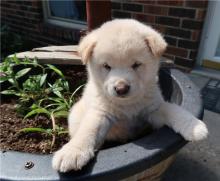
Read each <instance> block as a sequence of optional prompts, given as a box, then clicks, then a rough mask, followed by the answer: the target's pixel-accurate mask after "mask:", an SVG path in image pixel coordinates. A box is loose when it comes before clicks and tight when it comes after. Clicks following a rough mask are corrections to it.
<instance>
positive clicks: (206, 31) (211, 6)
mask: <svg viewBox="0 0 220 181" xmlns="http://www.w3.org/2000/svg"><path fill="white" fill-rule="evenodd" d="M217 3H219V4H218V6H220V2H218V1H209V3H208V8H207V13H206V18H205V22H204V26H203V30H202V37H201V41H200V46H199V52H198V56H197V61H196V64H197V65H198V66H202V65H204V63H205V62H204V59H205V54H207V51H209V50H207V49H206V46H207V44H208V43H207V42H208V41H210V37H208V36H210V31H213V29H212V28H211V27H212V26H216V23H218V24H219V27H220V21H219V22H218V21H215V20H216V19H215V18H216V17H215V13H216V12H215V10H216V9H217ZM213 24H215V25H213ZM214 31H216V29H214ZM212 34H213V33H212ZM211 38H212V37H211ZM215 43H216V42H214V44H213V42H212V45H211V46H213V45H214V46H215ZM209 44H210V43H209ZM217 44H218V40H217ZM216 47H217V46H216ZM216 47H214V48H216ZM207 61H210V60H208V59H207ZM210 62H213V63H214V64H219V63H220V62H219V61H216V60H211V61H210Z"/></svg>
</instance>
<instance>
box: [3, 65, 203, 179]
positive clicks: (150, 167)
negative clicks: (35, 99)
mask: <svg viewBox="0 0 220 181" xmlns="http://www.w3.org/2000/svg"><path fill="white" fill-rule="evenodd" d="M159 75H160V76H159V80H160V81H159V83H160V86H161V89H162V93H163V95H164V97H165V99H166V100H168V101H170V102H174V103H176V104H179V105H180V106H182V107H183V108H185V109H187V110H189V111H190V112H191V113H192V114H193V115H195V116H196V117H198V118H200V119H201V118H202V117H203V105H202V102H201V98H200V93H199V90H198V89H197V88H196V87H195V86H194V84H193V83H192V82H191V81H190V80H189V78H188V77H187V76H186V75H184V74H183V73H181V72H180V71H178V70H175V69H170V70H169V69H161V70H160V74H159ZM186 143H187V142H186V141H185V140H184V139H183V138H182V137H181V136H180V135H179V134H176V133H175V132H174V131H173V130H171V129H170V128H168V127H163V128H161V129H159V130H155V131H153V133H151V134H150V135H147V136H144V137H142V138H140V139H137V140H135V141H132V142H129V143H127V144H123V145H119V146H115V147H111V148H107V149H103V150H100V151H99V152H98V153H97V155H96V157H95V158H94V159H93V160H92V161H91V162H90V163H89V164H88V165H87V166H85V167H84V168H83V169H82V170H81V171H77V172H74V171H72V172H69V173H65V174H63V173H59V172H57V171H55V170H53V169H52V167H51V159H52V155H39V154H29V153H22V152H15V151H7V152H1V153H0V158H1V170H0V179H1V180H19V181H21V180H42V181H46V180H50V181H52V180H53V181H57V180H86V181H89V180H95V181H97V180H105V181H107V180H123V179H125V180H126V179H129V180H142V179H146V180H148V181H156V180H160V179H161V177H162V175H163V173H164V172H165V170H166V169H167V168H168V167H169V166H170V164H171V163H172V162H173V160H174V158H175V154H176V153H177V151H178V150H179V149H181V148H182V147H183V146H184V145H185V144H186ZM27 162H29V163H27Z"/></svg>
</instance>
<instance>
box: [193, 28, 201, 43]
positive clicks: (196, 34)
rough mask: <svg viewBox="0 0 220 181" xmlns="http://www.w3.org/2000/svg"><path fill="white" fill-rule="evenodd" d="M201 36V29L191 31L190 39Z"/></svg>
mask: <svg viewBox="0 0 220 181" xmlns="http://www.w3.org/2000/svg"><path fill="white" fill-rule="evenodd" d="M200 36H201V30H197V31H192V38H191V39H192V40H195V41H196V40H199V39H200Z"/></svg>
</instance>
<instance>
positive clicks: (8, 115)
mask: <svg viewBox="0 0 220 181" xmlns="http://www.w3.org/2000/svg"><path fill="white" fill-rule="evenodd" d="M59 68H61V70H62V72H63V73H64V74H65V76H66V79H67V80H68V81H69V84H70V87H71V88H72V90H75V89H76V88H77V87H78V86H80V85H82V84H83V83H85V82H86V71H85V68H84V66H62V67H59ZM78 96H80V95H78ZM15 102H16V98H15V97H11V96H10V97H9V96H6V97H2V102H1V105H0V115H1V116H0V149H1V150H3V151H8V150H14V151H21V152H29V153H41V154H48V153H51V152H54V151H56V150H58V149H59V148H61V147H62V145H64V144H65V143H66V142H68V140H69V136H68V134H60V135H56V141H55V144H54V145H53V147H52V148H51V142H52V136H51V135H48V134H46V133H24V132H20V130H21V129H23V128H29V127H38V128H44V129H48V128H49V129H51V128H52V123H51V120H49V119H48V118H47V117H44V116H42V115H39V116H36V117H34V118H33V119H25V120H24V119H23V118H22V117H19V115H18V114H17V112H16V109H15ZM56 124H57V125H58V126H59V127H63V128H64V129H65V130H66V129H67V120H66V119H60V120H56Z"/></svg>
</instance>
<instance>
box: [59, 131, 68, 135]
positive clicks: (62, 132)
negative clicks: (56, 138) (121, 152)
mask: <svg viewBox="0 0 220 181" xmlns="http://www.w3.org/2000/svg"><path fill="white" fill-rule="evenodd" d="M68 133H69V132H68V131H59V132H58V135H61V134H68Z"/></svg>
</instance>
